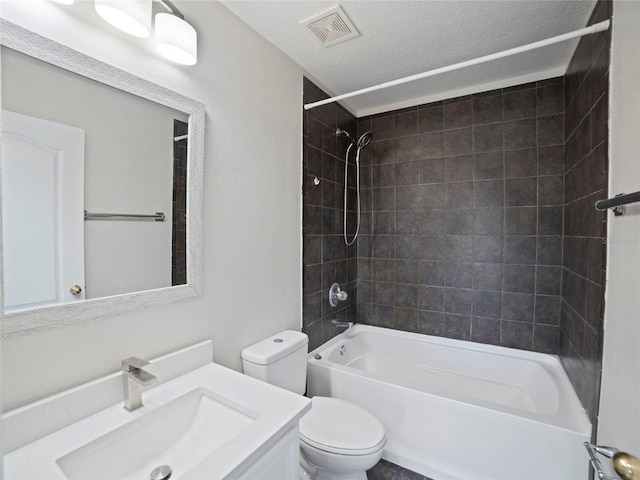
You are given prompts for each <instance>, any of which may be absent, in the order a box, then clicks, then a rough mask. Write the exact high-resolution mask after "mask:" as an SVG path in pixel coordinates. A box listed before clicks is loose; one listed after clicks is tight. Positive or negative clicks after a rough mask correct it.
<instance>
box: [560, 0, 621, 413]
mask: <svg viewBox="0 0 640 480" xmlns="http://www.w3.org/2000/svg"><path fill="white" fill-rule="evenodd" d="M611 14H612V5H611V3H610V2H603V1H600V2H598V4H597V5H596V7H595V9H594V12H593V14H592V17H591V20H590V21H589V24H592V23H597V22H600V21H602V20H605V19H607V18H610V17H611ZM610 41H611V34H610V31H607V32H603V33H599V34H596V35H590V36H587V37H583V38H582V40H581V41H580V43H579V45H578V48H577V49H576V52H575V54H574V56H573V58H572V60H571V63H570V65H569V68H568V70H567V74H566V77H565V78H566V80H565V92H564V95H565V104H566V123H565V138H566V143H565V165H564V168H565V194H564V195H565V198H564V261H563V282H562V314H561V321H560V329H561V335H560V356H561V358H562V362H563V364H564V367H565V370H566V371H567V373H568V375H569V378H570V379H571V382H572V383H573V385H574V388H575V389H576V392H577V393H578V396H579V397H580V400H581V401H582V404H583V406H584V407H585V409H586V410H587V412H588V414H589V416H590V418H591V422H592V424H593V425H594V426H595V425H596V424H597V410H598V399H599V396H600V377H601V368H602V340H603V335H604V331H603V316H604V281H605V268H606V266H605V252H606V223H605V222H606V218H607V217H606V214H605V213H602V212H597V211H596V210H595V209H594V207H593V205H594V203H595V201H596V200H599V199H603V198H606V197H607V181H608V141H607V138H608V126H607V121H608V84H609V78H608V73H609V50H610Z"/></svg>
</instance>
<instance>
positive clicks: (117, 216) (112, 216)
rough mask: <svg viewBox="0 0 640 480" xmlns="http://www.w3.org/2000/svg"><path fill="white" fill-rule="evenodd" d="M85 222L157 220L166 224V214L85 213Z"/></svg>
mask: <svg viewBox="0 0 640 480" xmlns="http://www.w3.org/2000/svg"><path fill="white" fill-rule="evenodd" d="M84 219H85V220H155V221H156V222H164V213H162V212H156V213H155V214H153V215H144V214H137V213H89V212H87V211H86V210H85V211H84Z"/></svg>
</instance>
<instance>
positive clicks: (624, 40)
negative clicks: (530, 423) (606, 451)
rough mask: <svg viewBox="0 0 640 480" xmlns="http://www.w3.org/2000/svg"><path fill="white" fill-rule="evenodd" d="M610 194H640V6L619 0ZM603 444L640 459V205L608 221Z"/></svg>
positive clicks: (600, 435) (615, 10)
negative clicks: (638, 192) (639, 192)
mask: <svg viewBox="0 0 640 480" xmlns="http://www.w3.org/2000/svg"><path fill="white" fill-rule="evenodd" d="M613 18H614V19H613V22H614V23H613V39H612V56H611V80H610V81H611V97H610V101H611V106H610V109H611V110H610V113H611V119H610V122H611V123H610V125H611V128H610V132H611V133H610V149H611V155H610V158H611V164H610V169H609V194H610V196H613V195H616V194H618V193H631V192H634V191H637V190H640V156H639V152H640V90H638V79H639V78H640V62H638V52H639V49H640V29H638V25H639V24H640V2H636V1H615V2H614V5H613ZM608 242H609V245H608V255H607V287H606V298H605V301H606V311H605V321H604V329H605V334H604V358H603V372H602V393H601V397H600V418H599V426H598V443H599V444H603V445H613V446H616V447H618V448H620V449H621V450H625V451H628V452H629V453H632V454H634V455H636V456H640V406H639V405H640V205H638V204H635V205H631V206H628V207H627V214H626V215H625V216H623V217H614V216H613V214H612V213H609V218H608Z"/></svg>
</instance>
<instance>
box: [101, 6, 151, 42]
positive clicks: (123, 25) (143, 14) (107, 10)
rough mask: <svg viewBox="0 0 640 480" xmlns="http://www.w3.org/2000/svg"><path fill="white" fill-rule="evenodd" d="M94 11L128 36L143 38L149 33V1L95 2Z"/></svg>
mask: <svg viewBox="0 0 640 480" xmlns="http://www.w3.org/2000/svg"><path fill="white" fill-rule="evenodd" d="M95 9H96V12H98V14H99V15H100V16H101V17H102V18H103V19H105V20H106V21H107V22H109V23H110V24H111V25H113V26H114V27H116V28H118V29H120V30H122V31H123V32H126V33H128V34H129V35H133V36H134V37H141V38H144V37H148V36H149V34H150V33H151V0H95Z"/></svg>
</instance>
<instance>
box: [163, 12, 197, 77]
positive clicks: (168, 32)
mask: <svg viewBox="0 0 640 480" xmlns="http://www.w3.org/2000/svg"><path fill="white" fill-rule="evenodd" d="M155 41H156V49H157V50H158V52H159V53H160V54H161V55H162V56H163V57H165V58H168V59H169V60H171V61H172V62H176V63H179V64H180V65H195V63H196V62H197V61H198V34H197V33H196V30H195V28H193V27H192V26H191V25H189V24H188V23H187V22H185V21H184V20H183V19H181V18H179V17H176V16H175V15H172V14H170V13H158V14H157V15H156V26H155Z"/></svg>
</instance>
